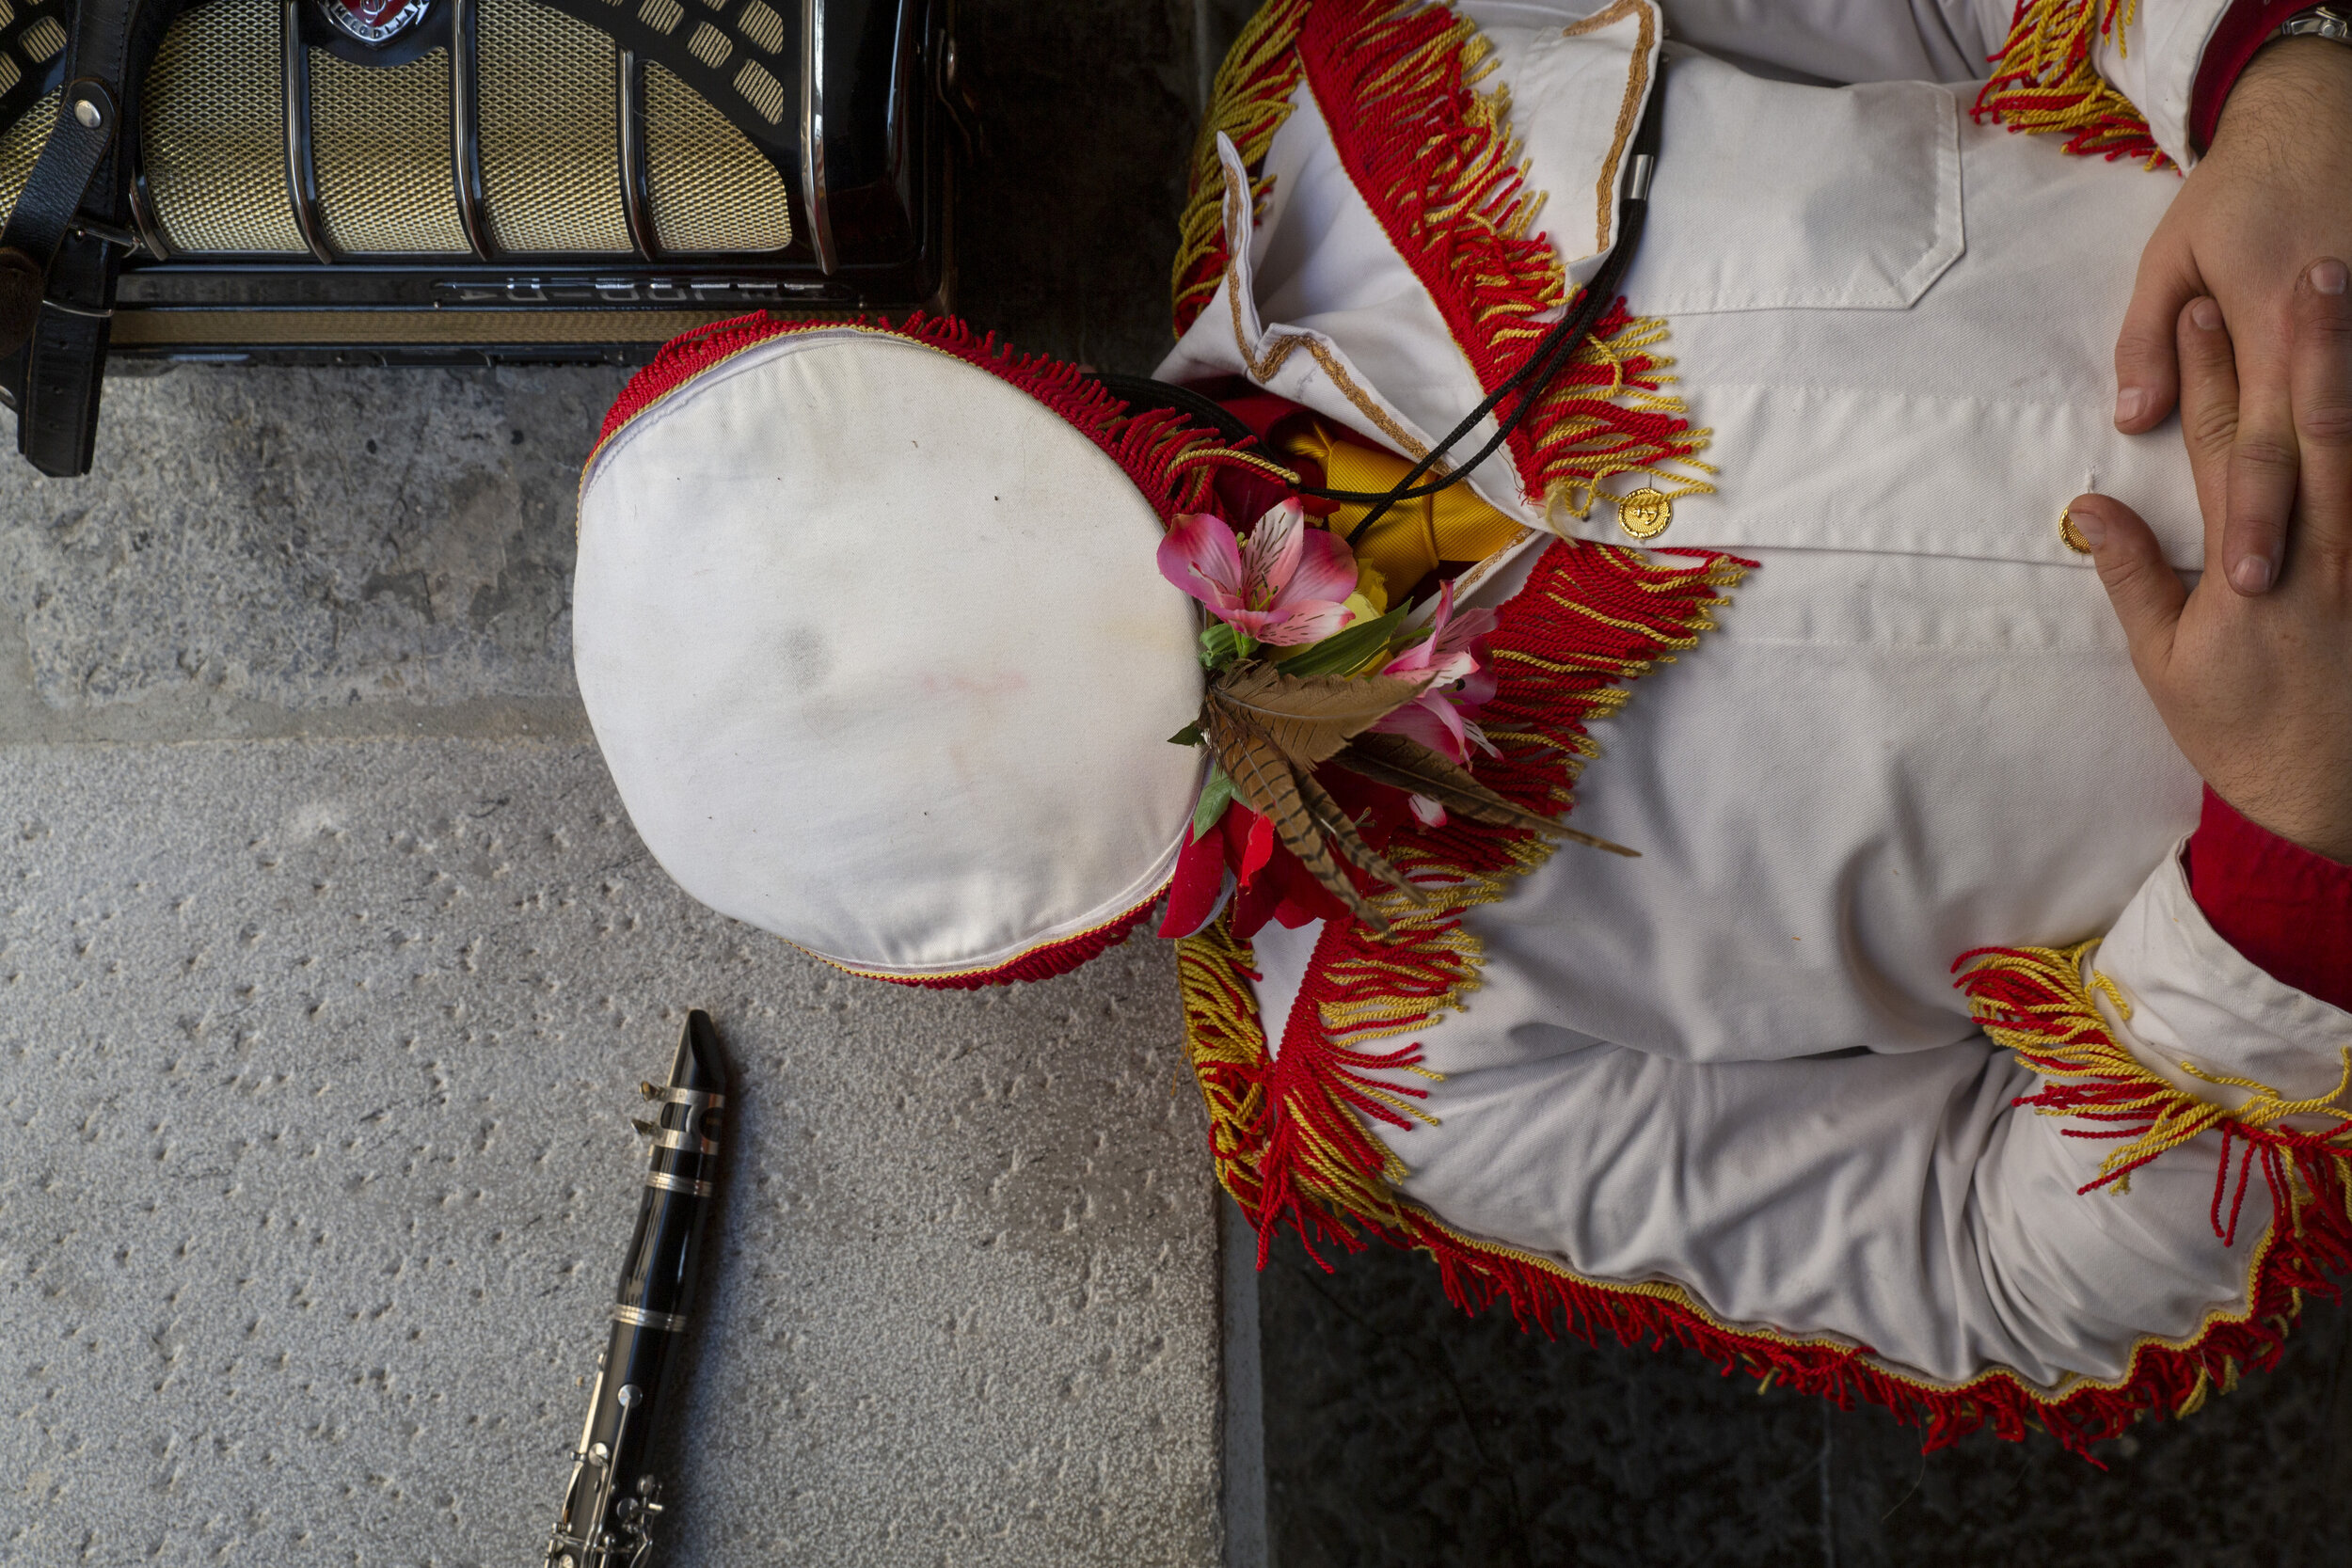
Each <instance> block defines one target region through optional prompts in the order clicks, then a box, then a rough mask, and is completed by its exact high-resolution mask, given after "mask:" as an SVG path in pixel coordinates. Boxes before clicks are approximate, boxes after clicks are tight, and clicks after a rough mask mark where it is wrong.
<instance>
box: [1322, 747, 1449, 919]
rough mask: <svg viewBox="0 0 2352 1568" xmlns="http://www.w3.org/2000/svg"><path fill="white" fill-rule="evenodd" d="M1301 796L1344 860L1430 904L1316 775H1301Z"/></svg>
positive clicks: (1422, 902)
mask: <svg viewBox="0 0 2352 1568" xmlns="http://www.w3.org/2000/svg"><path fill="white" fill-rule="evenodd" d="M1298 793H1299V794H1300V796H1302V797H1303V798H1304V799H1305V800H1306V802H1307V810H1308V812H1309V813H1310V814H1311V815H1312V816H1313V817H1314V819H1315V825H1316V826H1318V827H1320V828H1321V829H1322V830H1323V831H1324V832H1325V833H1327V834H1328V835H1329V836H1330V837H1331V839H1332V840H1333V841H1334V842H1336V843H1337V844H1338V845H1339V851H1340V855H1341V857H1342V858H1343V859H1345V860H1347V861H1349V862H1351V863H1353V864H1354V865H1355V866H1356V868H1357V869H1358V870H1359V871H1364V872H1369V873H1370V874H1371V875H1373V876H1375V877H1377V878H1379V879H1381V880H1382V881H1384V882H1386V883H1388V884H1389V885H1390V886H1391V887H1392V888H1396V889H1398V890H1399V891H1401V892H1403V893H1404V894H1405V895H1406V896H1407V897H1409V898H1411V899H1412V900H1413V902H1414V903H1416V904H1425V903H1427V902H1428V895H1426V894H1424V893H1423V892H1422V890H1421V889H1420V888H1418V887H1416V886H1415V885H1414V884H1413V883H1412V882H1411V881H1409V880H1407V879H1406V876H1405V873H1404V872H1402V871H1399V870H1398V869H1397V868H1396V867H1395V866H1393V865H1391V864H1390V863H1389V862H1388V860H1387V858H1386V857H1385V856H1383V855H1382V854H1381V853H1380V851H1379V850H1377V849H1375V848H1374V847H1372V846H1371V845H1369V844H1367V843H1365V842H1364V836H1363V834H1361V833H1359V832H1357V831H1356V824H1355V823H1353V822H1350V821H1349V820H1348V819H1347V813H1346V812H1345V811H1344V810H1343V809H1341V806H1340V803H1339V802H1338V801H1337V800H1332V799H1331V797H1330V795H1329V794H1328V793H1327V791H1326V790H1325V789H1324V787H1323V785H1322V784H1319V783H1317V782H1316V780H1315V776H1314V775H1313V774H1311V773H1304V774H1301V775H1299V779H1298Z"/></svg>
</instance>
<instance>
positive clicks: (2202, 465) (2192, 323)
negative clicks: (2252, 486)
mask: <svg viewBox="0 0 2352 1568" xmlns="http://www.w3.org/2000/svg"><path fill="white" fill-rule="evenodd" d="M2174 325H2175V331H2176V341H2178V342H2179V344H2180V356H2181V357H2180V365H2181V444H2182V445H2183V446H2185V447H2186V448H2187V449H2188V467H2189V472H2190V474H2191V475H2192V476H2193V477H2194V478H2195V479H2196V482H2197V510H2198V512H2199V514H2200V515H2202V516H2203V518H2204V519H2205V558H2206V560H2207V561H2209V562H2211V561H2218V560H2219V559H2220V556H2221V525H2222V518H2223V516H2224V515H2225V513H2226V512H2227V510H2228V507H2229V497H2230V453H2231V452H2232V451H2233V450H2234V449H2235V448H2236V446H2237V358H2236V352H2235V350H2234V348H2233V346H2232V344H2231V342H2230V332H2229V328H2228V327H2226V326H2224V325H2222V322H2221V307H2220V306H2218V305H2216V304H2215V303H2214V302H2213V301H2212V300H2210V299H2207V298H2205V297H2204V296H2203V295H2201V294H2200V295H2199V296H2198V297H2197V298H2195V299H2192V300H2190V301H2189V302H2188V306H2187V308H2186V309H2184V310H2182V311H2181V313H2180V314H2179V316H2178V317H2176V318H2175V322H2174Z"/></svg>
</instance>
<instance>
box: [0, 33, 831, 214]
mask: <svg viewBox="0 0 2352 1568" xmlns="http://www.w3.org/2000/svg"><path fill="white" fill-rule="evenodd" d="M755 10H756V11H757V12H758V13H759V16H760V17H761V18H764V19H772V18H773V13H772V12H771V11H770V10H769V9H768V8H767V7H765V6H764V5H758V4H757V3H756V0H755V4H754V6H751V7H746V8H744V14H745V15H750V14H751V13H752V12H753V11H755ZM285 20H286V17H285V8H284V7H283V6H282V5H280V4H278V3H277V0H206V3H205V4H202V5H199V6H196V7H194V8H191V9H189V10H186V11H183V13H181V15H180V16H178V17H177V18H175V19H174V20H173V22H172V24H171V25H170V27H169V29H168V30H167V32H166V33H165V35H164V40H163V43H162V45H161V46H160V47H159V48H158V49H157V51H156V54H155V58H154V61H153V63H152V64H151V66H150V67H149V69H148V71H147V75H146V84H145V90H144V95H143V96H144V103H143V104H142V105H141V114H140V125H139V130H140V142H141V157H140V175H141V177H142V185H143V189H142V190H141V192H140V194H141V195H142V196H143V197H144V198H145V205H146V208H147V214H146V215H147V216H148V218H149V220H150V222H149V225H148V227H149V228H150V230H151V231H152V232H153V233H154V234H155V235H157V236H158V237H160V238H161V239H162V240H163V242H164V243H165V245H167V247H168V253H169V255H170V256H172V257H174V258H194V257H199V256H266V255H281V256H286V257H290V258H302V257H308V256H310V254H311V246H310V244H309V243H308V241H307V240H306V238H305V235H304V232H303V228H302V225H301V223H300V221H299V219H298V214H297V210H296V207H295V204H294V199H293V194H292V192H291V191H290V189H289V183H290V182H288V180H287V179H286V174H285V149H286V145H287V127H288V124H289V121H290V119H297V118H298V119H303V120H305V121H307V124H308V128H309V132H310V146H311V160H312V164H313V166H314V169H315V178H316V182H317V215H318V220H319V225H320V228H321V229H322V230H323V234H322V235H321V236H320V237H322V238H324V239H325V240H326V245H327V246H328V248H329V249H330V251H331V252H332V253H333V254H335V255H337V256H339V257H365V256H408V257H423V256H447V257H464V258H468V259H470V258H471V257H472V255H473V246H472V245H471V244H470V242H469V237H468V234H467V230H466V225H465V222H464V217H463V205H462V198H461V193H460V189H459V176H458V173H457V170H458V160H457V157H456V152H455V148H454V145H453V137H454V130H453V124H454V117H453V113H452V108H453V93H454V91H455V90H456V83H455V77H456V74H457V71H458V68H459V65H460V62H459V61H458V60H457V59H456V58H455V57H454V55H453V49H452V48H449V47H440V48H435V49H432V50H429V51H427V52H426V53H424V54H422V55H419V56H418V57H416V58H415V59H412V60H408V61H405V62H403V63H401V64H398V65H394V66H390V67H373V66H366V65H356V64H353V63H351V62H350V61H348V60H344V59H342V58H340V57H339V56H337V55H333V54H330V53H328V52H327V51H326V50H323V49H319V48H315V47H312V48H308V49H306V50H304V51H302V54H303V55H306V56H307V58H306V59H305V60H304V62H303V63H304V68H305V69H304V70H303V71H301V72H292V71H288V70H287V69H286V49H285V41H284V38H285ZM779 25H780V24H779ZM473 32H474V39H473V40H472V49H471V53H472V55H473V58H472V60H471V61H470V62H469V63H470V64H471V66H472V70H473V73H474V78H475V83H476V86H475V89H474V93H475V103H474V115H475V127H476V130H475V134H476V135H477V136H478V137H479V139H480V161H481V170H482V190H481V193H480V194H481V202H480V206H481V211H482V216H483V219H484V221H485V223H486V224H487V226H488V228H489V230H490V234H491V238H492V243H493V245H495V247H496V248H497V250H499V251H501V252H503V253H508V254H519V255H548V254H558V253H561V254H566V255H581V256H593V255H599V254H603V255H612V256H627V255H629V254H631V253H632V249H633V247H632V245H631V243H630V237H629V231H628V218H627V213H626V208H625V205H624V193H623V189H622V182H621V177H620V172H619V171H620V168H621V153H620V147H619V139H620V126H621V122H622V114H621V105H620V97H621V93H622V91H623V90H624V84H623V78H622V74H621V71H620V69H619V65H620V53H621V52H620V48H619V45H618V44H617V43H616V42H615V40H613V39H612V37H611V36H610V35H608V34H606V33H603V32H600V31H598V30H597V29H596V28H594V27H591V26H589V25H588V24H585V23H583V22H580V21H578V20H576V19H574V18H572V17H570V16H567V15H565V14H564V12H562V11H559V10H556V9H554V8H551V7H548V6H543V5H540V4H538V0H481V4H480V5H479V6H478V7H477V8H476V10H475V14H474V17H473ZM459 47H461V48H462V47H463V45H462V44H461V45H460V46H459ZM297 75H299V76H301V77H304V78H307V80H302V81H299V82H297V81H296V80H295V78H296V77H297ZM644 77H645V80H644V89H643V103H642V109H641V113H642V119H643V124H644V143H645V146H644V161H645V175H646V184H647V187H648V192H647V194H648V196H649V197H650V198H651V199H650V202H649V205H650V207H651V209H652V218H653V229H654V230H655V232H654V234H653V236H652V238H653V242H654V245H655V246H656V247H657V248H658V249H660V251H662V252H664V253H678V254H687V253H698V252H699V253H709V252H722V251H727V252H743V251H770V250H779V249H782V248H784V247H785V246H787V245H790V244H791V241H792V220H791V213H790V207H789V202H788V199H787V186H786V184H785V182H784V177H783V175H782V174H781V173H780V172H779V171H778V170H777V168H776V167H775V166H774V165H773V164H772V163H771V162H770V161H769V160H768V159H767V158H765V157H763V156H762V155H761V154H760V152H759V150H758V149H757V148H755V146H754V145H753V144H752V142H751V140H750V138H749V137H747V136H745V135H743V133H742V132H741V131H739V130H738V129H736V127H735V126H734V125H732V124H731V123H729V121H728V119H727V118H726V117H725V116H724V115H723V114H722V113H721V112H719V110H718V109H717V108H716V107H715V106H713V105H712V104H711V103H708V102H707V100H706V99H704V98H703V97H702V96H701V95H700V94H698V93H696V92H695V91H694V90H693V89H692V88H691V87H688V86H686V85H685V84H684V83H683V82H680V81H679V80H678V79H677V77H676V76H675V75H674V74H673V73H671V72H670V71H665V70H663V69H662V67H661V66H660V64H659V63H656V62H647V64H646V65H645V67H644ZM767 85H768V86H771V87H773V79H772V77H771V78H769V79H768V82H767ZM297 88H300V89H307V90H305V91H304V93H303V100H302V102H300V103H292V102H290V101H289V97H290V94H291V93H292V92H294V90H296V89H297ZM774 90H775V91H776V92H777V93H781V91H782V89H781V87H776V88H775V89H774ZM44 103H45V105H46V106H45V108H37V109H36V110H35V111H34V112H32V113H31V114H28V115H26V116H25V117H24V120H23V127H24V128H23V131H22V132H20V133H18V134H17V135H15V136H12V137H11V138H10V140H11V141H13V140H23V141H24V142H25V143H26V144H27V145H26V147H25V149H24V153H23V154H21V155H20V156H16V157H11V156H9V155H8V154H9V153H10V152H13V151H15V149H14V148H13V147H12V146H11V147H8V148H6V150H0V213H5V212H6V211H7V210H8V208H9V207H11V206H13V205H14V203H15V200H16V195H17V191H18V189H19V188H20V187H21V186H22V184H23V182H24V176H25V174H26V173H27V172H29V170H30V167H31V162H32V158H31V154H32V153H34V152H37V151H38V150H39V148H40V143H41V141H42V139H43V138H44V137H45V135H46V132H47V127H48V124H49V121H50V118H51V116H53V115H54V114H55V112H56V104H55V102H54V100H44Z"/></svg>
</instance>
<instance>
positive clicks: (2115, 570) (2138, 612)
mask: <svg viewBox="0 0 2352 1568" xmlns="http://www.w3.org/2000/svg"><path fill="white" fill-rule="evenodd" d="M2066 515H2067V517H2068V518H2069V519H2070V520H2072V521H2073V523H2074V530H2075V531H2076V532H2078V533H2080V534H2081V535H2082V536H2083V540H2084V542H2085V543H2087V544H2089V545H2090V559H2091V562H2092V564H2093V565H2095V566H2097V567H2098V569H2099V581H2100V583H2101V585H2103V586H2104V587H2105V588H2106V591H2107V602H2108V603H2110V604H2112V605H2113V606H2114V607H2115V618H2116V619H2117V620H2118V621H2121V622H2122V624H2123V635H2124V636H2125V637H2127V638H2129V639H2130V640H2131V644H2132V662H2133V663H2134V664H2135V665H2137V667H2138V668H2139V672H2140V678H2141V679H2142V680H2147V679H2149V678H2150V677H2151V674H2152V673H2153V671H2156V670H2160V669H2161V668H2163V666H2164V663H2165V659H2166V657H2167V656H2168V655H2169V653H2170V651H2171V647H2172V630H2173V627H2174V626H2177V625H2178V624H2179V622H2180V619H2181V607H2182V605H2184V604H2185V603H2186V602H2187V600H2188V590H2187V589H2185V588H2184V587H2182V586H2181V578H2180V575H2179V574H2178V573H2176V572H2174V571H2173V570H2172V568H2171V567H2170V566H2169V565H2167V564H2166V563H2165V559H2164V551H2163V550H2162V549H2161V548H2159V547H2158V546H2157V544H2156V536H2155V533H2154V531H2153V530H2151V529H2150V528H2149V527H2148V525H2147V524H2146V523H2144V522H2142V521H2141V520H2140V516H2139V514H2138V513H2137V512H2134V511H2133V510H2132V509H2131V508H2130V507H2128V506H2125V505H2124V504H2123V503H2122V501H2120V500H2117V499H2115V498H2114V497H2112V496H2096V495H2092V496H2076V497H2075V498H2074V499H2073V500H2071V501H2069V502H2067V505H2066Z"/></svg>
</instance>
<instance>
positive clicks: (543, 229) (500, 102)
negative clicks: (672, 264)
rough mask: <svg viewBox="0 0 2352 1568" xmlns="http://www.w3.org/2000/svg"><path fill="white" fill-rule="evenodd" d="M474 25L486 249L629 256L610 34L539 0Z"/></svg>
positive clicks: (490, 2)
mask: <svg viewBox="0 0 2352 1568" xmlns="http://www.w3.org/2000/svg"><path fill="white" fill-rule="evenodd" d="M217 3H218V0H215V4H217ZM474 29H475V36H476V39H477V40H478V45H477V46H478V48H479V50H480V55H479V58H480V60H481V71H480V72H479V74H478V76H477V78H476V80H477V82H478V84H479V85H478V86H477V87H476V88H475V94H474V96H475V104H476V112H477V114H478V115H479V116H480V125H481V133H480V135H481V145H482V185H483V210H484V214H485V217H486V218H487V219H488V221H489V226H490V243H491V244H492V245H496V246H497V247H498V248H499V249H500V250H501V251H506V252H513V253H522V254H534V253H538V252H545V251H574V252H581V253H597V252H614V251H618V252H624V253H626V252H627V251H628V249H629V243H628V216H627V214H625V213H624V212H623V210H622V207H621V185H620V173H619V170H620V166H621V163H620V158H621V148H620V143H621V130H620V102H619V94H620V69H619V57H620V55H619V50H618V49H617V47H616V46H615V45H614V44H613V41H612V37H611V35H610V34H607V33H602V32H599V31H597V30H596V28H594V27H591V26H589V25H588V24H586V23H584V22H576V21H574V20H573V19H572V18H571V17H568V16H566V15H564V13H563V12H562V11H559V10H557V9H555V8H553V7H551V6H542V5H539V4H537V3H536V0H482V9H481V11H480V12H479V13H478V14H477V16H476V18H475V21H474ZM712 194H716V193H712Z"/></svg>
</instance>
